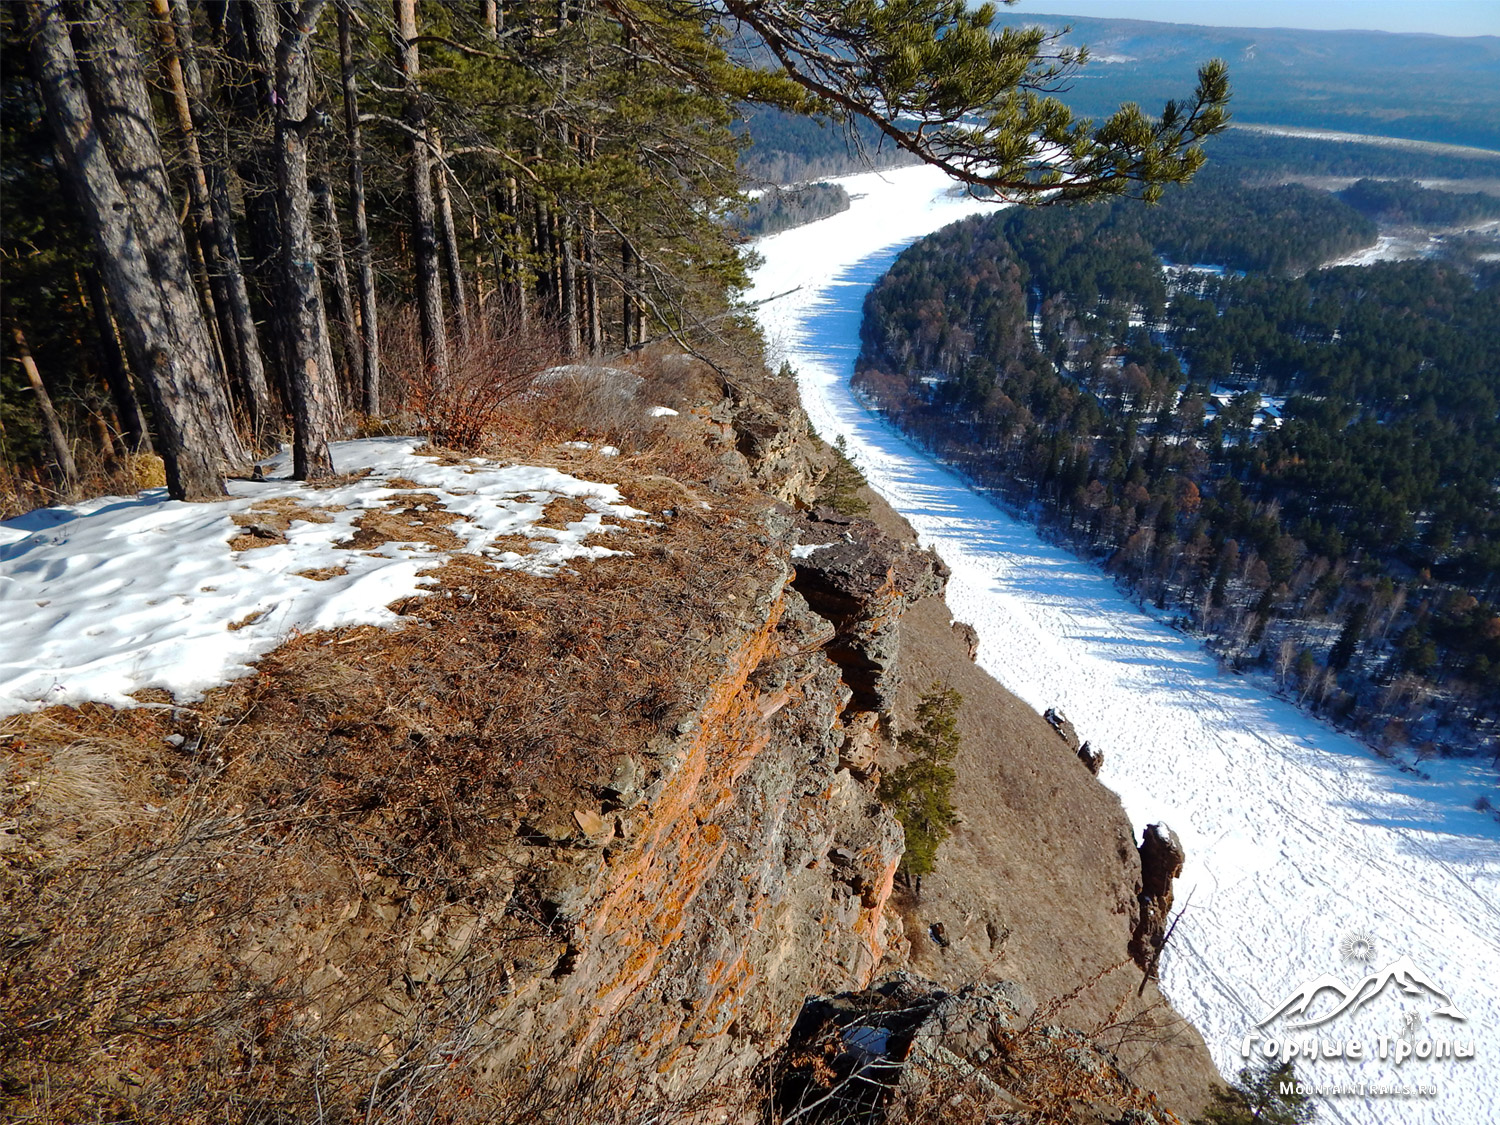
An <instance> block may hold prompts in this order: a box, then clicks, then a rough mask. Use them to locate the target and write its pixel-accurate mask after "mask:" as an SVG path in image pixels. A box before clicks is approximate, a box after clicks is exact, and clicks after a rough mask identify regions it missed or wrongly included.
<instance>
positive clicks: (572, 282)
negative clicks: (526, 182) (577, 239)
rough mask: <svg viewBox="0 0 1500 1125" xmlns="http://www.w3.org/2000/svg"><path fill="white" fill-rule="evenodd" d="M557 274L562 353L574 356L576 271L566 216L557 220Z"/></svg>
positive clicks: (570, 227)
mask: <svg viewBox="0 0 1500 1125" xmlns="http://www.w3.org/2000/svg"><path fill="white" fill-rule="evenodd" d="M557 225H558V234H559V239H558V245H557V273H558V286H557V288H558V292H559V293H560V294H561V295H562V309H561V310H560V315H561V317H562V335H563V341H562V342H563V351H564V352H565V353H566V354H567V355H570V356H576V355H577V354H578V351H579V349H580V347H581V346H582V343H581V338H580V337H581V333H580V332H579V327H578V276H577V274H578V270H577V267H576V264H575V260H574V257H573V234H572V231H573V224H572V223H571V222H569V221H568V218H567V216H561V217H560V218H559V220H558V224H557Z"/></svg>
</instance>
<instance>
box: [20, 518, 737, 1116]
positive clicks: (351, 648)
mask: <svg viewBox="0 0 1500 1125" xmlns="http://www.w3.org/2000/svg"><path fill="white" fill-rule="evenodd" d="M714 500H715V508H714V510H712V511H704V510H701V509H693V510H692V511H685V512H684V513H683V514H682V515H681V516H679V517H677V518H675V519H672V520H664V521H662V524H661V526H657V527H651V526H645V525H640V524H631V525H629V526H628V527H627V528H626V529H625V530H623V531H620V532H616V533H615V536H616V537H617V538H618V539H619V540H620V545H621V546H622V547H624V548H625V549H627V550H629V551H631V552H632V556H631V557H618V558H609V559H604V560H598V561H596V562H593V563H590V564H589V565H588V566H586V567H579V568H578V569H577V570H576V571H575V572H574V573H571V574H568V575H566V576H560V577H559V578H557V579H540V578H535V577H532V576H528V575H524V574H518V573H515V572H502V571H496V570H495V569H494V568H493V567H490V566H489V565H487V564H486V563H484V561H483V560H481V559H478V558H475V557H472V556H467V555H458V556H455V558H454V559H453V561H452V562H450V563H447V564H445V565H444V566H442V567H441V568H438V569H436V570H435V572H434V573H435V574H436V575H437V576H438V577H439V578H440V579H441V583H442V585H441V588H440V591H439V592H437V593H435V594H433V595H432V596H428V597H423V598H416V599H410V600H408V601H406V602H404V603H403V604H402V605H401V606H400V607H399V609H400V611H401V612H404V613H407V614H410V615H411V616H412V617H413V618H415V621H414V623H413V624H412V625H411V626H409V627H407V628H404V629H401V630H399V631H387V630H381V629H375V628H370V627H365V628H361V629H355V630H346V631H340V632H337V633H332V634H312V635H307V636H301V637H297V638H295V639H293V640H292V641H291V642H289V643H288V644H286V645H284V646H283V647H282V648H280V649H278V650H277V651H276V652H274V653H272V654H271V655H270V656H268V657H267V658H265V659H264V660H262V661H261V663H260V664H259V666H258V667H257V671H256V674H255V675H254V676H252V677H247V678H245V679H242V680H239V681H236V682H234V683H232V684H230V685H228V686H226V687H223V688H219V689H216V690H214V691H212V692H210V693H209V694H208V696H207V697H206V698H205V699H204V700H203V701H201V702H199V703H195V704H193V705H192V706H191V707H176V706H171V705H170V701H169V700H168V699H167V698H166V697H165V696H164V695H162V693H159V692H158V693H143V696H145V695H150V697H151V701H153V702H156V703H158V704H162V705H159V706H154V707H143V708H139V709H135V710H129V711H114V710H112V709H110V708H105V707H94V706H85V707H82V708H76V709H75V708H53V709H51V710H50V711H48V712H43V713H40V714H36V715H27V716H18V717H15V718H12V719H9V720H5V721H4V722H3V723H0V763H3V766H0V768H3V770H4V784H3V787H0V822H10V821H14V822H15V825H16V829H15V831H14V832H13V833H10V834H8V835H7V837H6V839H7V840H10V839H11V838H12V837H14V840H15V843H14V845H13V846H11V845H7V846H6V847H5V848H4V849H3V850H0V948H3V949H5V950H6V951H8V955H7V956H6V957H4V958H0V1075H3V1077H4V1084H3V1086H0V1107H3V1110H4V1111H5V1112H8V1113H13V1114H15V1115H16V1116H18V1117H22V1118H25V1117H27V1116H28V1115H29V1116H30V1117H31V1118H32V1119H35V1120H48V1121H51V1120H58V1121H63V1120H95V1119H104V1120H123V1119H131V1120H173V1121H181V1122H187V1123H190V1125H197V1123H199V1122H202V1123H204V1125H206V1123H207V1122H209V1121H213V1122H220V1121H271V1120H282V1121H289V1120H307V1121H313V1120H318V1119H319V1114H320V1113H321V1114H323V1115H324V1119H326V1120H355V1121H363V1120H366V1119H368V1120H370V1121H372V1122H373V1121H395V1120H414V1119H418V1118H420V1119H422V1120H432V1121H452V1122H460V1121H470V1120H473V1121H478V1120H484V1121H491V1122H508V1121H509V1122H517V1123H519V1122H520V1121H522V1120H530V1119H535V1120H554V1121H569V1120H581V1118H577V1117H573V1118H570V1117H568V1116H567V1114H568V1112H571V1111H570V1109H569V1106H570V1104H572V1103H568V1102H567V1101H566V1100H564V1101H561V1102H559V1101H557V1100H555V1097H554V1095H555V1088H554V1087H551V1086H549V1088H548V1089H547V1090H546V1091H542V1090H540V1088H539V1087H537V1086H536V1085H535V1081H534V1080H533V1079H530V1078H527V1077H526V1076H525V1075H524V1074H523V1073H521V1072H516V1073H514V1074H511V1073H507V1074H502V1075H498V1076H489V1077H485V1078H481V1069H480V1062H479V1060H480V1059H481V1058H482V1057H483V1055H484V1053H485V1051H486V1050H487V1049H488V1048H489V1047H491V1046H493V1045H494V1043H495V1042H496V1040H495V1036H496V1035H500V1034H503V1032H497V1031H496V1030H495V1026H496V1025H495V1024H494V1023H493V1022H490V1021H492V1020H493V1017H494V1014H495V1013H496V1012H497V1011H501V1010H503V1007H504V1003H505V1000H504V997H505V995H507V994H508V993H509V992H511V991H513V990H514V989H516V988H517V987H519V986H520V985H521V984H522V983H523V982H525V981H527V980H530V979H533V978H536V977H538V976H545V975H546V974H548V973H550V972H551V971H552V969H553V967H554V966H555V965H556V964H557V963H558V960H559V958H560V957H562V956H563V955H564V953H565V952H566V946H565V943H564V942H563V941H562V940H561V939H560V937H559V936H558V935H556V934H554V933H552V932H551V930H550V928H549V926H548V923H547V922H546V920H545V918H543V917H542V916H541V915H540V913H539V912H538V909H537V906H536V902H537V899H536V896H535V894H534V893H533V892H532V891H530V890H529V886H530V883H529V880H530V879H531V877H532V876H531V874H530V871H531V868H530V866H529V865H530V863H531V862H532V859H531V857H532V856H533V855H534V854H535V844H534V842H528V839H527V838H525V837H523V836H521V835H519V833H520V832H521V830H522V826H523V825H525V824H528V823H537V822H541V821H544V820H546V819H547V818H548V817H549V816H550V815H551V812H550V811H549V810H551V811H556V812H557V813H558V814H559V815H560V816H562V817H564V818H566V817H568V816H569V815H570V814H571V811H572V810H574V809H580V808H582V809H589V808H593V807H595V806H596V805H597V800H598V797H597V787H598V786H600V785H602V784H604V783H605V782H607V781H608V777H609V771H610V768H611V763H612V762H613V760H614V759H615V757H616V756H617V755H619V754H621V753H626V752H636V753H638V754H641V753H642V752H643V751H644V749H645V747H646V745H647V743H648V742H649V741H650V740H651V739H652V738H654V737H656V736H657V735H658V734H660V733H661V732H663V731H664V730H670V729H671V728H672V727H673V726H674V725H675V723H676V722H677V720H678V719H679V718H680V717H681V716H682V715H683V714H685V712H686V709H687V708H688V707H689V706H690V704H691V700H692V698H693V697H694V695H693V693H694V692H695V691H697V690H701V681H702V680H703V678H704V677H705V675H706V674H707V672H706V669H707V668H709V667H711V664H712V662H711V661H705V660H704V658H703V652H704V650H705V647H706V646H707V645H708V644H709V643H710V641H711V640H712V639H713V638H714V637H716V636H719V635H721V634H722V633H723V631H724V630H725V629H726V627H727V626H728V624H729V617H728V614H727V613H726V611H725V609H724V606H725V605H726V603H727V593H728V592H729V591H730V590H731V589H733V588H736V587H737V586H738V585H739V584H740V583H742V582H743V579H744V575H745V574H746V573H747V572H748V571H751V570H753V569H755V568H756V567H758V566H762V565H765V562H764V559H763V550H762V549H761V548H760V547H758V546H757V545H756V543H755V541H754V538H753V535H752V530H753V528H752V526H751V525H750V524H749V523H748V521H750V520H751V519H752V518H753V513H754V512H755V511H758V509H759V506H760V504H761V503H762V501H759V500H755V499H751V498H748V497H747V498H742V499H734V498H726V497H719V496H716V497H714ZM401 502H402V504H403V507H401V508H400V509H398V510H397V511H395V512H390V513H386V515H387V516H388V517H390V518H393V519H396V520H398V521H399V526H392V528H391V530H392V531H393V532H396V531H399V537H400V538H402V539H410V538H412V537H413V535H412V533H413V531H414V530H419V529H420V528H421V527H425V526H426V524H425V523H424V521H425V520H426V519H428V518H429V517H430V518H432V519H441V520H444V521H448V520H452V519H453V518H454V516H453V515H452V513H448V512H443V511H441V510H432V509H430V507H429V505H428V501H427V500H426V499H424V498H423V495H422V494H421V493H409V494H407V495H405V496H403V497H402V498H401ZM558 514H559V515H562V514H565V513H564V512H563V511H562V510H560V511H559V513H558ZM371 515H375V513H371ZM413 524H415V525H417V526H416V528H414V527H413ZM374 526H375V527H376V528H377V529H378V528H379V526H380V525H379V524H378V522H377V523H375V524H374ZM370 541H372V542H373V541H374V540H373V539H371V540H370ZM727 604H730V605H731V607H732V605H733V603H727ZM695 685H698V686H697V687H695ZM144 701H145V700H144V699H143V702H144ZM169 736H170V741H169ZM501 1023H502V1024H503V1021H501ZM529 1061H530V1062H531V1063H532V1064H536V1063H537V1062H538V1060H529ZM543 1069H544V1070H545V1068H543ZM583 1077H584V1078H587V1077H588V1075H584V1076H583ZM625 1089H627V1087H626V1086H623V1085H622V1084H621V1083H620V1081H619V1080H618V1079H611V1080H610V1081H608V1082H605V1083H603V1084H602V1085H599V1086H597V1087H596V1088H595V1089H594V1090H593V1093H592V1094H590V1097H591V1098H594V1099H597V1100H596V1101H582V1102H578V1103H577V1104H588V1105H591V1106H593V1107H594V1108H595V1109H597V1113H595V1114H594V1117H593V1118H592V1119H597V1120H611V1119H616V1118H615V1117H614V1116H612V1112H613V1111H610V1110H609V1106H610V1105H611V1104H612V1103H611V1101H610V1099H611V1098H616V1099H618V1098H619V1095H620V1093H621V1091H623V1090H625ZM533 1098H535V1099H536V1100H535V1101H533V1100H532V1099H533ZM620 1104H623V1102H622V1103H620ZM523 1105H534V1106H535V1107H536V1113H535V1114H534V1115H532V1116H530V1117H529V1116H528V1114H527V1113H520V1115H519V1116H517V1115H516V1113H512V1112H511V1110H512V1108H514V1107H519V1106H523ZM371 1107H373V1109H372V1108H371ZM546 1107H550V1108H546ZM517 1112H519V1110H518V1111H517ZM528 1112H529V1111H528ZM590 1112H591V1113H593V1112H594V1110H591V1111H590ZM622 1112H623V1111H622ZM413 1114H415V1115H416V1116H412V1115H413ZM618 1119H620V1120H626V1119H629V1117H628V1114H626V1115H624V1116H620V1117H618Z"/></svg>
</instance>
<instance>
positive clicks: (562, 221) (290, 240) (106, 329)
mask: <svg viewBox="0 0 1500 1125" xmlns="http://www.w3.org/2000/svg"><path fill="white" fill-rule="evenodd" d="M84 8H85V9H87V10H82V9H81V10H80V13H81V16H82V17H84V18H75V19H73V20H71V21H66V22H65V20H64V18H63V13H62V9H60V8H59V7H58V6H57V5H50V6H49V5H27V6H23V5H19V4H10V5H5V6H4V10H3V12H0V26H3V34H4V40H3V46H0V50H3V52H4V55H3V62H4V66H3V70H4V75H5V78H4V86H3V101H0V127H3V130H4V135H3V143H4V150H5V160H4V167H3V175H4V190H5V194H6V197H7V206H6V207H5V209H4V215H3V223H4V227H3V232H0V233H3V246H4V258H5V261H4V266H5V286H4V309H3V318H4V322H5V326H6V333H5V336H6V338H5V341H4V348H5V358H6V360H7V362H6V363H5V364H4V369H3V370H4V374H3V380H4V383H3V394H0V423H3V426H4V430H3V441H4V445H5V461H6V462H7V464H8V466H9V467H10V471H9V472H8V474H7V475H8V480H7V481H6V482H5V485H6V488H5V491H6V492H7V493H8V495H7V496H6V497H5V507H7V508H9V509H11V510H15V509H16V508H18V507H19V508H24V507H26V506H30V504H32V503H35V502H36V501H37V500H39V499H43V498H46V497H48V496H55V495H59V494H61V495H67V494H68V493H69V492H70V491H72V490H74V489H77V488H78V487H79V481H80V478H91V481H92V486H93V487H94V488H95V489H96V490H97V489H98V488H100V487H108V486H110V485H114V486H115V487H128V485H129V484H130V483H131V480H130V473H129V470H128V466H129V465H130V464H131V459H132V458H133V457H136V456H137V455H139V454H142V453H148V452H149V451H150V450H151V449H152V448H153V444H154V446H155V447H156V448H157V450H158V452H160V451H161V449H160V447H161V446H162V444H163V442H164V440H165V441H166V442H167V443H170V444H173V445H176V446H178V447H179V458H178V459H179V460H181V461H183V462H184V463H183V464H182V465H180V466H177V467H176V468H177V471H178V473H179V475H184V476H188V477H192V476H194V475H195V474H196V477H197V478H199V480H200V483H201V481H202V480H204V479H207V478H210V477H212V476H214V475H215V473H216V472H218V471H219V470H218V469H217V468H215V467H214V466H219V465H230V466H232V465H238V464H243V463H244V461H245V458H246V456H247V455H253V454H254V453H256V452H257V451H263V450H266V449H268V448H270V449H274V448H275V445H274V443H275V442H276V441H278V440H281V439H282V438H284V437H287V436H293V435H291V434H290V433H289V432H288V431H289V429H294V430H296V431H297V432H296V434H295V436H297V437H298V438H299V442H298V456H299V472H305V471H307V470H308V468H309V462H310V463H311V468H312V470H313V471H314V472H316V471H318V469H319V465H320V464H322V463H326V459H327V453H326V441H327V439H328V438H329V437H331V436H336V435H338V434H340V433H346V432H348V431H349V430H350V429H351V428H352V427H354V426H355V425H356V424H357V419H358V418H360V417H364V418H376V417H379V416H381V415H383V414H389V413H392V412H394V411H395V410H397V409H400V408H405V409H407V410H416V411H418V412H420V413H422V414H423V415H425V416H426V417H427V418H428V419H429V421H432V422H434V423H435V424H436V428H437V430H438V431H439V432H438V434H437V435H436V436H438V437H440V438H442V437H449V438H451V437H453V436H454V435H453V434H451V433H444V432H443V431H444V430H452V429H461V428H463V427H464V426H465V425H470V426H472V424H474V423H475V422H482V421H484V420H486V419H488V420H490V421H493V415H494V412H495V409H496V407H497V405H498V401H499V400H500V399H502V398H503V397H504V396H505V395H507V394H511V393H514V392H515V390H516V389H517V387H516V386H514V385H510V386H507V385H505V383H504V380H503V379H502V380H501V383H500V384H499V385H496V383H495V380H494V379H493V378H492V377H490V376H489V375H488V374H487V372H488V371H489V369H490V368H492V367H493V366H494V365H495V364H497V363H504V362H505V361H506V360H509V361H510V362H512V363H516V362H523V363H528V364H530V365H531V367H532V368H533V369H534V368H535V367H537V366H542V365H545V363H546V362H547V361H548V360H549V358H560V357H566V356H570V355H582V354H607V353H616V352H620V351H623V350H626V349H629V348H631V347H633V346H635V345H638V344H639V343H641V342H642V341H643V340H645V339H646V338H647V337H648V336H650V335H655V334H660V333H663V332H671V331H674V330H676V329H678V328H681V327H682V326H684V325H687V324H691V323H696V322H699V321H701V320H703V319H704V318H707V317H710V316H714V315H718V314H720V313H722V312H723V311H724V310H725V309H727V307H728V301H729V297H730V294H731V293H732V292H733V288H734V286H736V285H737V284H739V283H740V282H741V281H742V279H743V269H744V266H743V263H742V261H741V259H740V257H739V255H738V253H737V252H736V250H735V248H734V245H733V241H732V239H731V238H730V237H729V236H728V235H727V234H726V232H725V231H724V229H723V227H722V226H721V225H720V224H719V223H717V222H716V221H715V220H714V218H713V212H714V210H715V209H716V208H717V207H718V206H720V201H721V200H723V199H725V198H730V197H733V196H734V193H735V191H736V189H737V184H738V179H737V173H736V171H735V166H734V165H735V157H736V155H737V152H738V141H737V138H736V135H735V133H734V131H733V129H732V128H731V122H732V109H731V106H732V104H733V102H732V101H730V99H729V98H728V97H726V95H725V93H724V91H723V90H721V89H718V88H715V87H713V86H712V85H711V84H710V82H709V81H708V79H707V78H706V77H705V78H703V79H702V80H701V81H699V82H698V83H692V82H685V81H683V80H682V78H681V76H680V75H678V74H676V73H673V72H672V70H671V68H669V67H668V66H667V65H665V64H664V63H663V62H662V60H661V58H660V56H659V55H658V54H656V53H654V52H653V51H651V50H648V49H647V48H646V46H645V45H642V44H632V43H631V42H630V41H629V39H628V37H627V38H624V39H622V36H621V27H620V25H619V24H618V23H617V22H614V21H610V20H608V19H606V18H604V17H603V15H602V14H600V13H598V12H596V11H593V10H592V9H590V10H589V11H588V12H586V11H585V9H584V7H583V6H581V5H570V4H560V5H559V4H551V5H520V4H497V3H494V2H493V0H492V2H490V3H485V4H480V3H475V4H468V5H437V4H425V5H421V6H420V7H419V5H418V4H417V3H415V2H414V0H398V2H396V3H395V4H394V5H390V4H387V5H378V6H377V5H347V4H341V5H333V4H328V5H323V4H304V5H302V6H301V8H300V9H295V10H294V8H293V7H292V6H288V5H284V4H275V3H271V2H269V0H264V2H262V0H247V2H243V3H232V4H189V3H186V2H184V0H173V2H171V3H168V2H167V0H157V2H154V3H152V4H149V5H147V4H129V5H114V4H95V5H92V6H88V5H85V6H84ZM69 11H71V9H69ZM299 13H300V15H299ZM299 18H300V19H301V20H302V21H303V22H302V23H300V24H299V23H298V22H297V21H298V19H299ZM655 31H656V32H659V33H663V34H672V35H675V36H677V37H678V41H677V42H676V44H675V48H674V49H675V50H676V51H678V52H679V54H680V57H681V58H683V59H685V60H688V61H689V62H691V63H693V64H694V65H697V66H699V67H701V68H703V69H704V70H707V71H712V70H713V69H714V68H715V67H720V66H722V65H723V61H722V54H721V53H716V51H717V49H716V48H715V47H714V45H713V43H712V41H711V40H710V39H709V38H707V37H705V36H704V35H703V34H702V28H701V25H695V24H694V23H692V22H691V21H689V20H687V19H679V20H677V21H676V23H675V24H673V23H667V24H664V25H663V26H661V27H659V28H657V29H655ZM736 82H737V79H736V78H735V77H734V75H733V74H732V73H729V72H727V71H726V73H725V75H724V76H723V83H724V85H725V86H727V87H728V88H730V89H731V90H733V91H734V92H743V84H739V85H736ZM627 93H628V95H629V96H627ZM94 130H98V134H97V135H99V136H101V137H102V138H103V139H104V140H105V141H106V142H107V144H106V145H105V146H98V147H90V146H89V145H88V144H87V141H88V139H89V138H90V137H91V136H93V135H95V134H94ZM70 143H76V146H77V147H76V148H74V149H73V150H71V151H70V150H69V147H68V146H69V145H70ZM106 148H107V150H108V151H107V153H106V152H105V151H104V149H106ZM106 156H107V158H106ZM101 219H102V221H101ZM184 236H186V237H185V239H184ZM133 247H140V252H139V254H136V253H134V252H133V249H132V248H133ZM133 271H134V272H133ZM21 359H25V360H28V361H29V364H27V365H25V370H26V371H28V372H30V371H34V372H35V373H36V375H37V378H35V379H32V380H31V381H30V385H29V386H28V382H27V376H26V374H25V373H23V364H22V363H17V362H11V361H13V360H21ZM158 365H159V366H160V367H161V370H160V371H159V372H158V371H156V370H153V368H154V367H156V366H158ZM309 371H310V372H312V373H313V374H314V376H315V377H314V378H311V379H309V378H304V377H303V376H304V374H305V373H306V372H309ZM169 384H173V385H175V388H176V389H174V390H165V389H164V388H166V387H167V386H168V385H169ZM184 387H188V388H194V389H189V390H186V391H184V390H183V388H184ZM33 391H34V393H31V392H33ZM174 397H175V398H177V399H178V400H179V401H176V402H174V401H169V399H171V398H174ZM33 400H38V401H37V402H34V401H33ZM38 403H40V404H42V405H41V409H38ZM173 431H176V432H173ZM304 439H305V440H304ZM190 461H192V462H196V463H195V464H193V465H189V464H188V463H187V462H190ZM44 467H45V468H44ZM48 469H50V472H49V471H47V470H48ZM171 469H172V466H169V473H170V472H171ZM185 487H186V489H187V491H192V490H193V486H192V485H187V486H185ZM202 487H206V488H208V489H209V490H210V491H212V487H211V485H204V486H202Z"/></svg>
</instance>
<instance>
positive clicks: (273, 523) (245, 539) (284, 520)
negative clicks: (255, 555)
mask: <svg viewBox="0 0 1500 1125" xmlns="http://www.w3.org/2000/svg"><path fill="white" fill-rule="evenodd" d="M343 510H344V509H343V507H342V505H334V506H332V507H329V508H309V507H307V506H306V505H305V504H302V503H300V502H299V501H297V500H295V499H293V498H292V497H290V496H273V497H269V498H267V499H265V500H261V501H259V502H258V503H256V505H255V506H254V507H253V508H250V509H249V510H248V511H244V512H236V513H235V514H234V515H232V516H230V517H229V518H230V519H231V520H232V521H233V522H234V525H235V526H236V527H243V528H245V529H246V533H245V534H243V535H236V536H234V537H233V538H232V539H230V540H229V549H230V550H231V551H253V550H256V549H257V548H259V547H272V546H275V545H276V544H278V543H285V542H286V541H287V538H286V532H287V531H288V530H290V529H291V526H292V524H294V523H297V522H299V521H300V522H302V523H332V522H333V516H332V515H331V514H330V513H331V512H342V511H343Z"/></svg>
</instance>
